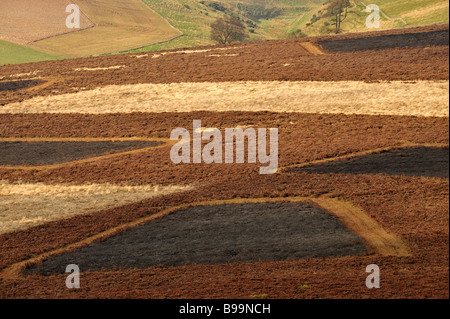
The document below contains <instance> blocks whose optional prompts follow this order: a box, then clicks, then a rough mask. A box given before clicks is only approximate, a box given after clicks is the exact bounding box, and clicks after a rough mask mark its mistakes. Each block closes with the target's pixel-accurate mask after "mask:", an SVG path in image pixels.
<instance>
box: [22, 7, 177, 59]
mask: <svg viewBox="0 0 450 319" xmlns="http://www.w3.org/2000/svg"><path fill="white" fill-rule="evenodd" d="M76 3H77V4H78V5H79V6H80V9H81V11H82V12H84V14H86V15H87V16H88V17H89V18H90V19H91V20H92V21H93V22H94V24H95V26H94V27H93V28H89V29H85V30H81V31H79V32H72V33H68V34H64V35H59V36H55V37H51V38H47V39H43V40H41V41H37V42H34V43H32V44H31V45H30V46H31V47H32V48H35V49H37V50H41V51H45V52H48V53H51V54H61V55H65V56H71V57H75V56H88V55H98V54H104V53H113V52H119V51H124V50H130V49H133V48H138V47H142V46H146V45H149V44H152V43H156V42H160V41H166V40H169V39H171V38H173V37H176V36H178V35H180V32H179V31H178V30H177V29H176V28H174V27H172V26H171V25H170V23H169V22H168V21H166V20H165V19H164V18H162V17H161V16H160V15H159V14H157V13H156V12H154V11H153V10H151V9H150V8H149V7H148V6H146V5H145V4H144V3H143V2H142V1H141V0H126V1H125V0H77V1H76Z"/></svg>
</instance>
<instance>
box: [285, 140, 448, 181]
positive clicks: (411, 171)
mask: <svg viewBox="0 0 450 319" xmlns="http://www.w3.org/2000/svg"><path fill="white" fill-rule="evenodd" d="M287 171H288V172H299V171H302V172H310V173H335V174H386V175H406V176H421V177H439V178H448V176H449V148H448V147H424V146H421V147H408V148H403V149H395V150H391V151H384V152H380V153H374V154H369V155H363V156H359V157H355V158H352V159H347V160H336V161H332V162H327V163H322V164H314V165H311V166H306V167H297V168H290V169H289V170H287Z"/></svg>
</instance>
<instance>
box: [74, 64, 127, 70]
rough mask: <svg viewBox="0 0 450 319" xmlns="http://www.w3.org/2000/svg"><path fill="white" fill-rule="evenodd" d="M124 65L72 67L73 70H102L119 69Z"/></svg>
mask: <svg viewBox="0 0 450 319" xmlns="http://www.w3.org/2000/svg"><path fill="white" fill-rule="evenodd" d="M125 67H126V66H125V65H114V66H109V67H104V68H76V69H73V70H74V71H104V70H117V69H121V68H125Z"/></svg>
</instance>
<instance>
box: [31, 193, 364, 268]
mask: <svg viewBox="0 0 450 319" xmlns="http://www.w3.org/2000/svg"><path fill="white" fill-rule="evenodd" d="M366 252H367V250H366V247H365V245H364V243H363V241H362V239H361V238H360V237H358V236H357V235H355V234H353V233H352V232H350V231H349V230H348V229H347V228H346V227H345V226H344V225H343V224H341V222H340V221H339V220H338V218H337V217H336V216H334V215H332V214H330V213H328V212H327V211H325V210H323V209H321V208H318V207H316V206H314V205H312V204H310V203H307V202H301V203H258V204H253V203H252V204H224V205H217V206H197V207H193V208H188V209H185V210H180V211H178V212H175V213H172V214H170V215H168V216H165V217H162V218H160V219H156V220H153V221H151V222H148V223H147V224H144V225H141V226H137V227H135V228H133V229H131V230H128V231H126V232H124V233H122V234H120V235H118V236H115V237H111V238H108V239H106V240H105V241H102V242H97V243H94V244H92V245H90V246H87V247H84V248H81V249H78V250H75V251H72V252H68V253H65V254H63V255H59V256H56V257H53V258H50V259H48V260H46V261H44V262H43V264H42V265H41V266H39V267H36V268H30V269H27V270H26V271H25V272H26V273H28V274H30V273H41V274H43V275H50V274H54V273H64V272H65V269H66V266H67V265H69V264H77V265H78V266H79V267H80V270H81V271H86V270H92V271H97V270H101V269H114V268H123V269H127V268H138V269H140V268H148V267H152V266H158V265H165V266H182V265H192V264H226V263H235V262H252V261H268V260H293V259H301V258H308V257H310V258H315V257H324V256H344V255H362V254H365V253H366Z"/></svg>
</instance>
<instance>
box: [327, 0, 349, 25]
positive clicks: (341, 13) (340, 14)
mask: <svg viewBox="0 0 450 319" xmlns="http://www.w3.org/2000/svg"><path fill="white" fill-rule="evenodd" d="M350 5H351V4H350V0H335V1H333V2H332V4H331V7H330V9H331V14H332V15H333V16H334V17H335V23H334V25H335V26H336V29H335V30H336V33H339V32H340V31H341V24H342V22H344V20H345V19H346V18H347V13H348V7H350Z"/></svg>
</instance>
